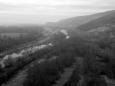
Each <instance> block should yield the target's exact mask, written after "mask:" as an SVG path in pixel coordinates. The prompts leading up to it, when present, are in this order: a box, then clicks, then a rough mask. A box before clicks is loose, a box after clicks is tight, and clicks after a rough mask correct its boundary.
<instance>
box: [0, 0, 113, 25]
mask: <svg viewBox="0 0 115 86" xmlns="http://www.w3.org/2000/svg"><path fill="white" fill-rule="evenodd" d="M114 9H115V0H0V25H14V24H44V23H46V22H55V21H58V20H61V19H65V18H71V17H75V16H82V15H89V14H93V13H97V12H103V11H107V10H114Z"/></svg>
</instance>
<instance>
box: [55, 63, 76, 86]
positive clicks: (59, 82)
mask: <svg viewBox="0 0 115 86" xmlns="http://www.w3.org/2000/svg"><path fill="white" fill-rule="evenodd" d="M75 67H76V62H75V63H74V64H73V65H72V66H71V67H69V68H65V69H64V73H62V74H61V78H60V79H59V80H57V82H56V84H55V85H53V86H63V85H64V84H65V83H66V82H67V81H68V80H69V78H70V77H71V75H72V73H73V71H74V69H75Z"/></svg>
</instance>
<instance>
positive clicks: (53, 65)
mask: <svg viewBox="0 0 115 86" xmlns="http://www.w3.org/2000/svg"><path fill="white" fill-rule="evenodd" d="M74 61H75V60H74V58H71V57H58V58H57V59H56V60H52V61H45V62H43V63H41V64H36V65H34V67H31V68H30V69H29V70H28V76H27V79H26V81H25V82H24V86H51V85H52V84H55V82H56V80H57V79H59V78H60V73H61V72H64V69H65V68H66V67H70V66H71V65H72V64H73V63H74Z"/></svg>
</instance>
